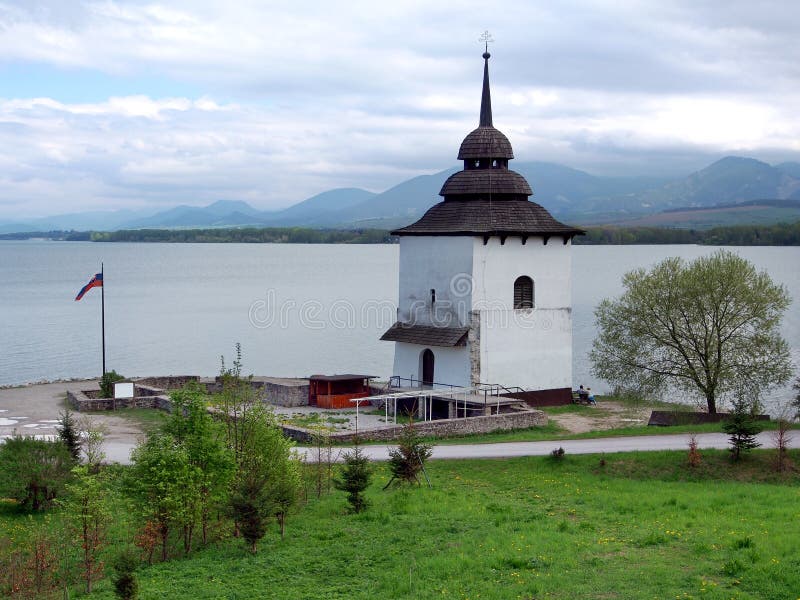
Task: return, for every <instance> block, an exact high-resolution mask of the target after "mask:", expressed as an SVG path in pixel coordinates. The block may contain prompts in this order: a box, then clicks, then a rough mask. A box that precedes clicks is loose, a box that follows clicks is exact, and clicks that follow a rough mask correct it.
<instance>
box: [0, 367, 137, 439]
mask: <svg viewBox="0 0 800 600" xmlns="http://www.w3.org/2000/svg"><path fill="white" fill-rule="evenodd" d="M98 387H99V386H98V382H97V380H89V381H68V382H62V383H43V384H35V385H26V386H23V387H14V388H4V389H0V440H1V439H5V438H8V437H10V436H11V435H13V434H14V432H16V433H19V434H21V435H35V436H37V437H38V436H42V437H48V438H49V437H50V436H54V435H56V425H58V420H59V414H60V413H61V412H62V411H63V410H64V408H65V406H66V393H67V390H73V391H76V390H92V389H98ZM75 417H76V418H77V419H78V420H79V421H80V420H81V419H84V418H89V419H91V420H92V421H93V422H94V423H98V424H102V425H103V426H104V427H105V428H106V430H107V434H106V441H107V442H130V441H132V440H133V441H135V440H136V438H137V437H138V436H139V435H141V434H142V430H141V429H140V428H139V427H138V425H137V424H136V423H135V422H133V421H130V420H128V419H124V418H122V417H118V416H114V415H113V414H110V413H109V414H95V413H93V414H91V415H82V414H80V413H75ZM84 429H85V428H84Z"/></svg>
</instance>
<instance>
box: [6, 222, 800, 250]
mask: <svg viewBox="0 0 800 600" xmlns="http://www.w3.org/2000/svg"><path fill="white" fill-rule="evenodd" d="M42 238H43V239H50V240H62V241H76V242H88V241H91V242H162V243H249V244H393V243H397V237H396V236H393V235H391V233H390V232H389V231H388V230H385V229H312V228H304V227H267V228H254V227H243V228H224V229H223V228H219V229H131V230H122V231H47V232H27V233H6V234H0V240H26V239H42ZM574 243H575V244H576V245H584V244H586V245H591V244H599V245H627V244H700V245H707V246H800V221H798V222H796V223H778V224H776V225H732V226H726V227H714V228H713V229H671V228H658V227H618V226H602V227H586V235H584V236H578V237H576V238H575V240H574Z"/></svg>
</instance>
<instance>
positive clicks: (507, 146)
mask: <svg viewBox="0 0 800 600" xmlns="http://www.w3.org/2000/svg"><path fill="white" fill-rule="evenodd" d="M471 158H505V159H512V158H514V151H513V150H512V149H511V142H509V141H508V138H507V137H506V136H505V135H504V134H503V132H502V131H499V130H497V129H495V128H494V127H491V126H481V127H478V128H477V129H474V130H472V131H471V132H470V134H469V135H468V136H467V137H465V138H464V141H463V142H461V148H459V150H458V160H469V159H471Z"/></svg>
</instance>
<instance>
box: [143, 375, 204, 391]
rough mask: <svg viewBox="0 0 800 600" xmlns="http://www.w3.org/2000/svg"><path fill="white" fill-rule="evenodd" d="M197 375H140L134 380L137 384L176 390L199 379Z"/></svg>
mask: <svg viewBox="0 0 800 600" xmlns="http://www.w3.org/2000/svg"><path fill="white" fill-rule="evenodd" d="M199 380H200V377H199V376H197V375H165V376H163V377H139V378H138V379H135V380H134V383H135V384H136V385H143V386H147V387H153V388H159V389H162V390H176V389H179V388H182V387H183V386H185V385H186V384H187V383H191V382H196V381H199Z"/></svg>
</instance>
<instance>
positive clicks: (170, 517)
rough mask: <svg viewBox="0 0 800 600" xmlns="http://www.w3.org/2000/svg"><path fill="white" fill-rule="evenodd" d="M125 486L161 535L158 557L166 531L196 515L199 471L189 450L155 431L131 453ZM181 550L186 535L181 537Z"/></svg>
mask: <svg viewBox="0 0 800 600" xmlns="http://www.w3.org/2000/svg"><path fill="white" fill-rule="evenodd" d="M131 460H132V463H133V465H132V468H131V471H130V477H129V482H128V486H129V489H130V491H131V493H132V494H133V496H134V497H135V498H136V499H137V500H138V502H139V505H140V506H141V507H142V509H143V511H144V513H145V519H146V520H149V521H152V522H153V523H155V524H156V526H157V529H158V534H159V537H160V539H161V560H163V561H165V560H167V557H168V548H169V546H168V544H169V534H170V531H172V529H173V528H174V527H178V528H180V529H182V530H183V532H184V533H185V532H186V527H187V523H191V522H194V521H195V520H196V519H197V514H198V511H199V501H198V498H199V496H200V480H201V477H200V473H199V472H198V469H197V467H195V466H194V465H192V464H191V462H190V460H189V454H188V452H187V451H186V449H185V448H183V447H182V446H181V445H180V444H179V443H178V442H177V441H176V440H175V438H173V437H172V436H171V435H168V434H165V433H162V432H156V433H155V434H152V435H150V436H148V438H147V439H146V440H145V441H144V442H143V443H142V444H140V445H139V446H137V447H136V448H135V449H134V451H133V453H132V454H131ZM184 550H185V551H187V549H186V537H184Z"/></svg>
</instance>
